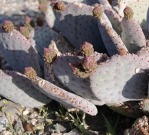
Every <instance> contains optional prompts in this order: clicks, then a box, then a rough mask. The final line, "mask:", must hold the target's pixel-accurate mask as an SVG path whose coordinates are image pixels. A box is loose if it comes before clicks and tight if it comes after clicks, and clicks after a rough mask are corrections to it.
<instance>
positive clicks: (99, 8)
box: [92, 4, 104, 18]
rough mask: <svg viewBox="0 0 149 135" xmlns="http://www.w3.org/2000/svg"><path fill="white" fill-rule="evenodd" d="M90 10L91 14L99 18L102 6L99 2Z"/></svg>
mask: <svg viewBox="0 0 149 135" xmlns="http://www.w3.org/2000/svg"><path fill="white" fill-rule="evenodd" d="M92 12H93V16H95V17H97V18H100V16H101V15H102V13H103V12H104V9H103V6H102V5H100V4H98V5H96V6H95V8H94V9H93V11H92Z"/></svg>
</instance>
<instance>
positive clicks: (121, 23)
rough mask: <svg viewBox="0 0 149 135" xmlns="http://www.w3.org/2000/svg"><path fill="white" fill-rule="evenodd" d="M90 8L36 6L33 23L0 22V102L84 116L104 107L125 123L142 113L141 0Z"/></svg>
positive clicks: (144, 44)
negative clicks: (51, 106) (54, 105)
mask: <svg viewBox="0 0 149 135" xmlns="http://www.w3.org/2000/svg"><path fill="white" fill-rule="evenodd" d="M79 2H80V3H79ZM90 4H93V3H89V2H88V1H83V2H82V1H78V2H74V1H65V0H64V2H62V1H59V0H58V1H56V2H55V1H48V0H45V1H39V10H40V12H42V13H43V16H40V17H39V18H37V19H36V21H33V20H32V19H31V18H29V17H26V18H25V21H24V25H23V26H22V25H21V26H20V27H19V28H18V27H15V26H14V25H13V23H12V22H11V21H9V20H5V21H4V22H3V23H2V24H1V29H0V47H1V49H0V56H1V70H0V78H1V81H0V95H1V96H3V97H5V98H7V99H9V100H12V101H14V102H16V103H19V104H21V105H24V106H28V107H39V106H42V105H44V104H47V103H49V102H50V101H51V100H56V101H58V102H60V103H61V104H63V105H64V106H67V107H74V108H78V109H80V110H81V111H84V112H85V113H88V114H90V115H96V114H97V112H98V111H97V108H96V105H97V106H101V105H104V104H105V105H107V106H108V107H109V108H111V109H113V110H115V111H117V112H119V113H121V114H124V115H127V116H131V117H137V116H139V115H140V114H143V113H148V112H149V100H148V95H149V94H148V68H149V62H148V61H149V54H148V52H149V48H148V39H149V30H148V28H149V22H148V20H149V18H147V17H149V13H148V12H149V11H148V8H149V0H144V1H142V0H138V1H135V0H121V1H119V0H112V2H111V3H109V1H108V0H98V3H96V4H95V3H94V5H90ZM139 10H140V11H139ZM34 20H35V19H34ZM15 28H16V29H17V30H15Z"/></svg>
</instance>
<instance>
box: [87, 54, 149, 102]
mask: <svg viewBox="0 0 149 135" xmlns="http://www.w3.org/2000/svg"><path fill="white" fill-rule="evenodd" d="M148 66H149V62H148V60H146V58H145V57H141V56H137V55H131V54H127V55H125V56H118V55H115V56H113V57H112V58H111V59H110V60H108V61H106V62H105V63H101V64H100V65H99V66H98V67H97V69H96V71H95V72H94V73H93V74H91V76H90V82H91V89H92V91H93V93H94V95H95V96H96V97H97V98H98V99H99V100H102V101H104V102H106V103H108V104H114V103H122V102H125V101H133V100H141V99H143V98H145V97H146V96H147V87H148V86H147V84H148V75H147V74H146V73H141V72H139V71H141V70H140V69H147V68H148Z"/></svg>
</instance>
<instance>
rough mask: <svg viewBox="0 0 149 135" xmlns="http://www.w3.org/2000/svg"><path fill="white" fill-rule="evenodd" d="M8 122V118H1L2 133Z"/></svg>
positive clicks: (0, 128)
mask: <svg viewBox="0 0 149 135" xmlns="http://www.w3.org/2000/svg"><path fill="white" fill-rule="evenodd" d="M7 122H8V120H7V118H6V117H0V132H2V130H4V129H5V127H6V124H7Z"/></svg>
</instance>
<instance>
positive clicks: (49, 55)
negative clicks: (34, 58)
mask: <svg viewBox="0 0 149 135" xmlns="http://www.w3.org/2000/svg"><path fill="white" fill-rule="evenodd" d="M43 57H44V60H45V62H47V63H49V64H50V63H52V62H53V61H54V60H55V59H56V57H57V54H56V52H55V51H54V50H53V49H50V48H44V55H43Z"/></svg>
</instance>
